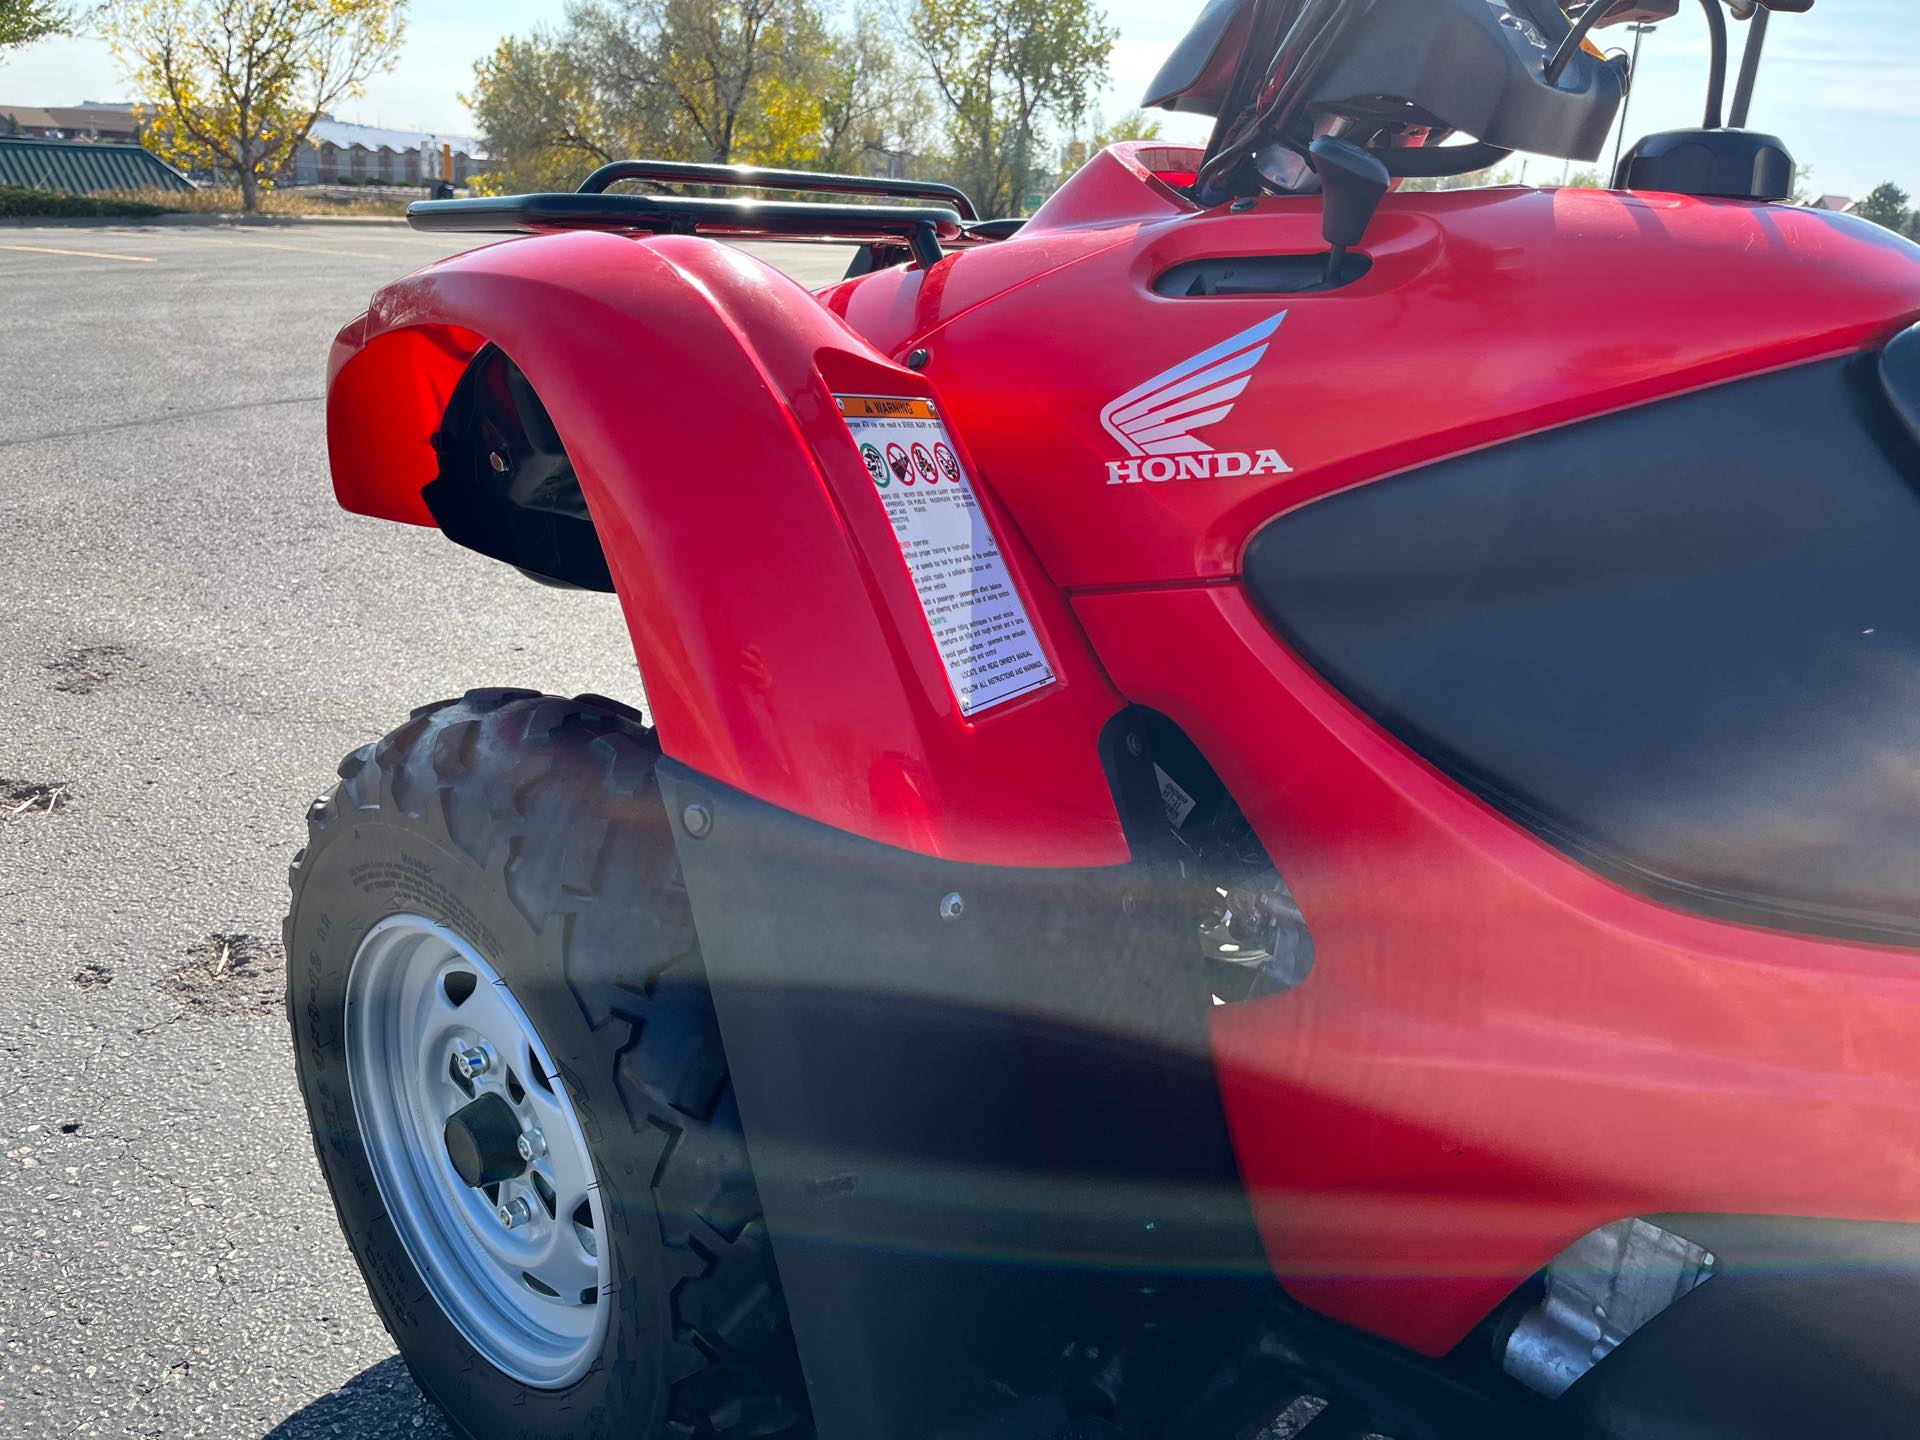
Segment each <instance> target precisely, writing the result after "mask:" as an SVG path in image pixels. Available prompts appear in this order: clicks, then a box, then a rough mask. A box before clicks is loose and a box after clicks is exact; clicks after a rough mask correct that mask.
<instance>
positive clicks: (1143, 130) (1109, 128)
mask: <svg viewBox="0 0 1920 1440" xmlns="http://www.w3.org/2000/svg"><path fill="white" fill-rule="evenodd" d="M1160 134H1161V125H1160V122H1159V121H1158V120H1157V119H1155V118H1153V117H1152V116H1150V115H1148V114H1147V112H1146V111H1144V110H1129V111H1127V113H1126V114H1124V115H1122V116H1121V117H1120V118H1119V119H1118V120H1115V121H1114V122H1113V123H1112V124H1111V125H1102V124H1096V125H1095V126H1094V127H1093V138H1092V139H1091V140H1089V141H1088V142H1087V153H1088V154H1089V155H1098V154H1099V153H1100V152H1101V151H1102V150H1104V149H1106V148H1107V146H1109V145H1118V144H1119V143H1120V142H1121V141H1122V140H1158V139H1159V138H1160Z"/></svg>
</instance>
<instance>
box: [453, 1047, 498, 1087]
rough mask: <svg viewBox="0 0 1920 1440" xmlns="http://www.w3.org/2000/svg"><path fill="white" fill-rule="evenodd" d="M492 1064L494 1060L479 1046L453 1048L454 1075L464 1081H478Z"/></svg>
mask: <svg viewBox="0 0 1920 1440" xmlns="http://www.w3.org/2000/svg"><path fill="white" fill-rule="evenodd" d="M492 1063H493V1062H492V1058H491V1057H490V1056H489V1055H488V1054H487V1052H486V1051H485V1050H482V1049H481V1048H480V1047H479V1046H478V1045H456V1046H454V1047H453V1073H454V1074H456V1075H458V1076H459V1077H460V1078H461V1079H462V1080H478V1079H479V1078H480V1077H481V1076H482V1075H484V1074H486V1073H487V1066H488V1065H490V1064H492Z"/></svg>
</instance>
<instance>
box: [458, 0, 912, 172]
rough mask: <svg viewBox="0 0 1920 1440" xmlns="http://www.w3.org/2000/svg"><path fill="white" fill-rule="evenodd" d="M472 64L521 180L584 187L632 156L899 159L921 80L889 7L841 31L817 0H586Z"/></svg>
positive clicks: (862, 15) (890, 164)
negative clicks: (612, 162)
mask: <svg viewBox="0 0 1920 1440" xmlns="http://www.w3.org/2000/svg"><path fill="white" fill-rule="evenodd" d="M474 72H475V73H474V80H475V83H474V90H473V93H472V95H470V96H468V97H466V99H467V104H468V105H469V106H470V107H471V108H472V110H473V113H474V117H475V119H476V121H477V122H478V125H479V128H480V132H481V134H482V135H483V136H484V137H485V139H486V143H487V148H488V150H489V151H490V152H491V153H492V154H493V155H494V156H495V157H496V159H497V160H498V161H499V162H500V169H499V172H498V175H497V178H498V180H499V181H500V183H502V184H504V185H508V186H511V187H513V188H536V187H551V186H553V185H556V184H564V185H566V186H567V187H568V188H571V186H572V184H574V183H577V181H578V179H579V172H580V170H581V168H583V167H584V166H586V165H588V164H598V163H600V162H602V161H604V160H608V159H611V158H614V157H615V156H622V155H648V156H655V157H658V158H662V159H669V160H701V161H711V162H718V163H722V164H726V163H742V162H744V163H750V164H757V165H825V166H829V167H843V166H844V167H852V166H855V165H856V164H857V163H860V162H861V160H862V157H868V158H870V159H874V161H875V163H883V164H885V166H886V167H887V168H889V169H897V168H899V166H900V165H901V164H902V163H904V161H903V159H902V158H901V157H903V156H904V153H905V152H906V150H907V149H908V148H909V147H911V146H912V144H913V143H914V134H915V129H916V126H917V120H916V119H915V113H916V112H915V106H914V104H913V101H914V98H915V97H916V96H918V95H920V93H921V92H920V91H919V89H918V82H917V80H915V79H914V77H912V76H910V75H907V74H905V73H904V72H903V70H902V68H901V66H900V64H899V55H898V51H897V49H896V48H895V47H894V46H893V45H892V44H891V43H890V42H889V40H888V38H887V36H886V34H885V32H884V29H883V28H882V27H881V25H880V24H879V21H878V18H877V16H876V15H874V14H873V13H871V12H868V11H864V10H863V11H860V12H857V13H856V15H855V17H854V20H853V24H852V26H851V28H850V29H849V30H848V31H847V32H846V33H844V34H842V33H836V32H835V31H833V30H832V29H831V28H830V27H829V26H828V25H827V24H826V22H825V19H824V18H823V13H822V11H821V9H820V8H819V0H718V3H708V0H580V3H575V4H573V5H571V6H569V8H568V10H567V13H566V18H565V21H564V23H563V25H562V27H561V29H560V30H559V32H558V33H553V34H550V33H547V32H543V31H536V32H535V33H534V34H533V35H531V36H528V37H525V38H521V39H510V40H505V41H502V42H501V44H500V46H499V47H498V48H497V49H496V50H495V51H494V53H493V55H492V56H490V57H488V58H487V59H485V60H482V61H480V62H479V63H478V64H476V65H475V67H474ZM921 108H922V109H923V108H924V101H922V102H921ZM888 157H893V158H888Z"/></svg>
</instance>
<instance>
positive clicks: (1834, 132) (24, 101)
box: [0, 0, 1920, 197]
mask: <svg viewBox="0 0 1920 1440" xmlns="http://www.w3.org/2000/svg"><path fill="white" fill-rule="evenodd" d="M1108 6H1109V10H1110V12H1111V14H1112V16H1113V18H1114V21H1115V22H1116V23H1117V24H1118V25H1119V27H1120V43H1119V44H1118V46H1116V48H1115V51H1114V57H1113V72H1114V78H1113V85H1112V87H1111V89H1110V90H1109V92H1108V94H1107V96H1106V97H1105V99H1104V101H1103V108H1104V109H1105V111H1106V113H1107V114H1108V115H1109V117H1111V116H1112V115H1115V114H1118V113H1119V112H1120V111H1123V110H1125V109H1127V108H1129V107H1130V106H1131V105H1133V104H1134V103H1135V102H1136V101H1137V100H1138V98H1139V96H1140V94H1141V92H1142V91H1143V90H1144V89H1145V87H1146V85H1147V83H1148V81H1149V80H1150V79H1151V78H1152V76H1153V74H1154V72H1155V70H1157V69H1158V67H1159V64H1160V61H1161V59H1162V58H1163V57H1164V56H1165V55H1166V53H1167V51H1168V50H1169V49H1170V48H1171V47H1172V46H1173V44H1174V43H1175V41H1177V40H1178V39H1179V37H1180V35H1181V34H1182V33H1183V32H1184V30H1185V28H1186V25H1187V22H1188V21H1189V20H1190V19H1191V17H1192V15H1193V14H1195V13H1197V12H1198V10H1199V8H1200V0H1179V3H1167V0H1108ZM560 9H561V7H560V3H559V0H535V3H527V0H518V3H514V0H413V4H412V6H411V16H412V19H411V22H410V25H409V32H408V38H407V45H406V50H405V52H404V53H403V54H402V56H401V58H400V64H399V66H398V68H397V69H396V70H395V71H394V72H393V73H392V74H391V75H386V76H382V77H381V78H380V79H378V80H376V81H375V82H373V83H372V84H371V85H370V86H369V87H368V89H367V94H366V96H365V97H364V98H363V99H361V100H358V101H354V102H351V103H349V104H347V105H345V106H343V107H341V110H342V117H341V118H343V119H355V120H364V121H366V122H368V123H370V124H384V125H392V126H397V127H406V128H417V129H421V130H431V131H435V132H438V133H442V134H461V133H465V132H466V131H468V130H469V129H470V128H471V120H470V118H469V117H468V115H467V113H466V110H465V108H464V107H463V106H462V105H461V104H460V102H459V99H458V95H459V92H460V91H461V90H462V89H464V88H465V87H466V86H467V85H468V83H469V82H470V81H471V79H472V75H473V69H472V62H473V61H474V60H475V59H476V58H477V57H479V56H481V55H484V54H485V53H487V51H488V50H490V49H491V48H492V47H493V44H494V42H495V41H496V40H497V39H498V38H499V37H500V35H502V34H503V33H506V32H509V31H520V30H526V29H528V28H530V27H531V26H532V25H534V24H535V23H537V22H538V21H540V20H541V19H542V18H546V19H548V20H557V19H558V18H559V15H560ZM1913 13H1914V12H1913V9H1912V7H1911V5H1909V4H1907V3H1904V0H1820V3H1819V4H1817V5H1816V6H1815V8H1814V9H1813V11H1812V12H1811V13H1810V14H1807V15H1784V16H1781V17H1779V18H1778V19H1777V20H1776V21H1775V23H1774V26H1773V32H1772V34H1771V36H1770V37H1769V42H1768V47H1767V51H1768V64H1767V67H1766V68H1765V69H1764V70H1763V71H1762V73H1761V82H1760V88H1759V92H1758V98H1757V100H1756V102H1755V105H1754V113H1753V123H1754V124H1755V125H1756V126H1757V127H1759V128H1762V129H1770V130H1772V131H1774V132H1775V133H1777V134H1779V135H1780V136H1782V137H1783V138H1784V139H1785V140H1786V141H1787V144H1788V147H1789V148H1790V149H1791V150H1792V151H1793V152H1794V155H1795V156H1796V157H1797V158H1798V159H1799V160H1800V161H1801V162H1802V163H1803V164H1806V165H1810V166H1811V167H1812V169H1813V185H1814V187H1815V188H1816V189H1819V190H1832V191H1839V192H1841V193H1843V194H1848V195H1853V196H1856V197H1857V196H1859V195H1862V194H1864V193H1865V192H1866V191H1867V190H1868V189H1870V188H1871V187H1872V186H1873V185H1875V184H1876V183H1878V182H1879V181H1881V180H1885V179H1893V180H1897V181H1898V182H1899V183H1900V184H1902V185H1904V186H1906V187H1907V188H1908V189H1909V190H1911V191H1914V192H1915V193H1916V194H1920V144H1917V143H1916V142H1920V26H1916V25H1915V24H1914V23H1913ZM1619 33H1620V32H1618V31H1617V30H1616V31H1609V32H1603V35H1602V38H1603V40H1605V41H1606V43H1609V44H1612V43H1616V39H1617V37H1618V36H1619ZM1734 33H1735V37H1736V51H1735V54H1736V58H1737V55H1738V49H1737V45H1738V41H1739V39H1740V37H1742V36H1743V35H1744V33H1745V32H1744V29H1743V27H1740V26H1735V27H1734ZM1705 56H1706V35H1705V24H1704V21H1703V20H1702V18H1701V16H1700V14H1699V11H1698V9H1697V7H1695V6H1692V5H1688V6H1685V7H1684V9H1683V13H1682V14H1681V16H1680V18H1678V19H1677V20H1672V21H1669V22H1668V23H1667V24H1665V25H1663V26H1662V27H1661V28H1660V30H1659V31H1658V32H1657V33H1655V34H1653V35H1651V36H1649V37H1648V39H1647V41H1646V44H1645V48H1644V50H1643V52H1642V65H1641V78H1640V84H1639V86H1638V87H1637V89H1636V92H1635V95H1634V100H1633V110H1632V116H1631V126H1632V130H1633V133H1634V134H1641V133H1644V132H1645V131H1648V130H1653V129H1667V128H1672V127H1677V126H1681V125H1690V124H1698V123H1699V108H1700V102H1701V96H1702V84H1703V79H1704V75H1705V69H1704V66H1705ZM125 88H126V87H125V83H124V81H123V79H122V77H121V75H120V73H119V71H118V69H117V67H116V66H115V64H114V62H113V59H112V57H111V56H110V55H109V54H108V53H107V49H106V46H105V45H104V44H102V43H101V42H100V41H99V40H93V39H76V40H55V41H47V42H43V43H42V44H40V45H36V46H32V47H30V48H28V49H27V50H25V51H21V52H16V54H15V55H14V57H13V58H11V59H9V60H6V61H0V104H16V105H47V104H73V103H75V102H77V101H80V100H106V99H115V98H120V97H121V96H123V95H124V93H125ZM1168 133H1169V134H1170V135H1173V136H1178V137H1198V136H1201V135H1204V133H1205V125H1204V122H1196V121H1195V120H1193V119H1192V118H1190V117H1170V118H1169V123H1168ZM1556 163H1557V162H1556ZM1554 169H1555V166H1554V165H1543V164H1542V162H1539V161H1534V162H1532V165H1531V168H1530V170H1529V175H1528V178H1529V179H1538V178H1543V171H1545V172H1546V173H1547V175H1551V174H1552V173H1553V172H1554Z"/></svg>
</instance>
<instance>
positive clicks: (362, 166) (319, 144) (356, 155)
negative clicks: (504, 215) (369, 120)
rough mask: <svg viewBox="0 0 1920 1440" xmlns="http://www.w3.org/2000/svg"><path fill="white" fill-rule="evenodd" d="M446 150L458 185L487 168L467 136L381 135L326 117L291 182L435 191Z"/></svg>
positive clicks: (298, 158)
mask: <svg viewBox="0 0 1920 1440" xmlns="http://www.w3.org/2000/svg"><path fill="white" fill-rule="evenodd" d="M445 147H451V148H452V151H453V183H454V184H456V185H465V184H466V183H467V181H468V180H469V179H471V178H472V177H473V176H475V175H478V174H480V173H481V172H482V171H484V170H485V169H486V168H487V162H486V157H485V154H484V152H482V150H481V148H480V142H479V141H477V140H474V139H472V138H471V137H469V136H466V135H429V134H427V133H426V132H425V131H421V130H383V129H380V128H379V127H378V126H374V125H354V124H350V123H349V122H347V121H345V120H336V119H334V118H333V117H332V116H331V115H323V116H322V117H321V118H320V119H318V120H316V121H315V122H314V125H313V131H312V133H311V134H310V135H308V136H307V143H306V144H304V145H302V146H301V147H300V151H299V153H298V154H297V155H295V156H294V160H293V174H292V175H291V176H290V177H289V180H290V181H291V183H292V184H295V185H340V184H348V185H351V184H356V183H357V184H367V183H369V182H381V183H385V184H388V185H431V184H433V182H434V181H436V180H438V179H440V178H441V169H442V163H443V158H444V154H445Z"/></svg>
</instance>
